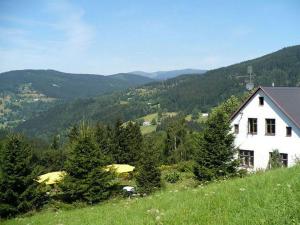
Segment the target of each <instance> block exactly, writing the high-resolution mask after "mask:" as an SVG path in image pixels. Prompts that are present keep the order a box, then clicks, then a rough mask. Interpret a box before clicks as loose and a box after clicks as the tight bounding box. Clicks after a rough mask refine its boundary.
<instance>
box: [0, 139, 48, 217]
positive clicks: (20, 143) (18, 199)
mask: <svg viewBox="0 0 300 225" xmlns="http://www.w3.org/2000/svg"><path fill="white" fill-rule="evenodd" d="M1 155H2V158H1V163H0V170H1V179H0V217H9V216H13V215H16V214H18V213H24V212H26V211H28V210H31V209H36V208H39V207H41V206H42V205H43V204H44V203H45V202H46V200H47V197H46V195H45V193H44V192H42V189H41V188H40V186H39V185H38V183H37V182H36V181H35V179H36V177H37V174H36V173H35V172H36V171H34V170H33V167H32V165H33V161H32V148H31V146H30V145H29V144H28V143H27V142H26V141H25V140H24V138H23V137H22V136H21V135H18V134H12V135H10V136H9V137H8V138H7V141H6V143H5V144H4V146H3V147H2V154H1Z"/></svg>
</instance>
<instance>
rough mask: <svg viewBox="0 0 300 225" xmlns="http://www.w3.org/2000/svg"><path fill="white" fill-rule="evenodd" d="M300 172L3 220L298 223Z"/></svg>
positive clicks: (77, 224)
mask: <svg viewBox="0 0 300 225" xmlns="http://www.w3.org/2000/svg"><path fill="white" fill-rule="evenodd" d="M299 175H300V167H299V166H295V167H293V168H289V169H277V170H273V171H269V172H266V173H258V174H256V175H252V176H249V177H246V178H238V179H233V180H227V181H219V182H217V183H212V184H208V185H206V186H201V185H200V186H198V187H196V188H191V187H187V186H188V184H185V186H180V185H179V184H173V185H171V187H168V188H167V189H166V190H164V191H161V192H157V193H155V194H154V195H152V196H149V197H145V198H133V199H124V200H112V201H109V202H107V203H104V204H99V205H95V206H91V207H86V208H79V209H74V210H56V212H53V210H51V209H50V210H48V211H44V212H41V213H37V214H34V215H33V216H28V217H24V218H15V219H12V220H8V221H3V223H2V224H3V225H23V224H24V225H25V224H36V225H47V224H49V225H50V224H73V225H83V224H86V225H87V224H95V225H96V224H99V225H100V224H101V225H105V224H107V225H108V224H109V225H113V224H116V225H117V224H118V225H119V224H122V225H127V224H128V225H129V224H130V225H131V224H170V225H171V224H172V225H176V224H178V225H179V224H185V225H189V224H211V225H214V224H223V225H227V224H228V225H234V224H266V225H267V224H299V223H300V192H299V188H300V179H299Z"/></svg>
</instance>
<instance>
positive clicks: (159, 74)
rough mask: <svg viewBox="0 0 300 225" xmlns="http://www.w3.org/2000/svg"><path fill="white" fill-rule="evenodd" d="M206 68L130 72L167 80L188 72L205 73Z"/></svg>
mask: <svg viewBox="0 0 300 225" xmlns="http://www.w3.org/2000/svg"><path fill="white" fill-rule="evenodd" d="M205 72H206V70H199V69H182V70H170V71H157V72H153V73H147V72H144V71H133V72H130V73H131V74H137V75H141V76H145V77H150V78H153V79H156V80H166V79H169V78H174V77H177V76H180V75H186V74H198V75H201V74H204V73H205Z"/></svg>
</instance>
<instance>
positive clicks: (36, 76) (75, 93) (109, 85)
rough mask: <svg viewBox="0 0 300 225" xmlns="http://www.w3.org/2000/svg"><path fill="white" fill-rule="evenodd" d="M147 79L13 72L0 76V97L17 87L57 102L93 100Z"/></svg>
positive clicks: (41, 71)
mask: <svg viewBox="0 0 300 225" xmlns="http://www.w3.org/2000/svg"><path fill="white" fill-rule="evenodd" d="M151 81H153V80H152V79H151V78H148V77H144V76H140V75H136V74H115V75H110V76H103V75H92V74H71V73H63V72H59V71H55V70H14V71H9V72H5V73H0V93H3V92H12V93H18V92H19V88H20V86H21V85H24V84H30V85H31V88H32V89H33V90H35V91H37V92H39V93H41V94H44V95H45V96H48V97H52V98H58V99H74V98H79V97H80V98H84V97H93V96H97V95H100V94H103V93H108V92H112V91H116V90H122V89H125V88H128V87H134V86H137V85H141V84H145V83H149V82H151Z"/></svg>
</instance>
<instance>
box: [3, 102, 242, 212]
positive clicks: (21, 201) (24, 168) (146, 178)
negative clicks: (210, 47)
mask: <svg viewBox="0 0 300 225" xmlns="http://www.w3.org/2000/svg"><path fill="white" fill-rule="evenodd" d="M241 100H242V98H237V97H231V98H230V99H229V100H227V101H225V102H224V103H223V104H221V105H220V106H219V107H217V108H215V109H214V110H213V111H212V112H211V114H210V116H209V118H208V120H207V121H206V122H205V123H203V124H202V125H201V126H202V128H201V131H192V130H189V129H188V127H187V124H186V122H185V119H184V115H182V114H178V115H177V116H175V117H172V118H165V119H162V120H161V122H160V124H159V126H158V130H157V132H154V133H152V134H149V135H146V136H143V135H142V134H141V131H140V126H139V124H138V123H134V122H128V123H123V122H122V121H121V120H117V121H116V122H115V124H114V126H110V125H103V124H100V123H99V124H96V125H90V124H88V123H86V122H82V123H81V124H80V125H74V126H73V127H71V128H70V130H69V132H68V138H67V140H65V141H64V142H63V143H61V142H62V141H61V140H60V138H59V136H55V137H54V138H53V140H52V143H51V144H50V145H49V146H48V147H47V148H46V149H43V148H45V146H40V149H39V148H37V147H34V145H33V144H32V142H30V140H28V139H26V138H25V137H24V136H22V135H20V134H9V135H7V136H6V137H5V138H4V139H3V140H2V141H1V155H0V156H1V164H0V171H1V172H0V215H1V217H10V216H14V215H16V214H19V213H24V212H26V211H29V210H33V209H39V208H41V207H42V206H43V205H45V204H47V203H48V202H49V201H50V200H51V197H52V196H49V195H47V193H46V190H47V188H45V186H43V185H40V184H38V183H37V182H36V179H37V177H38V175H40V174H43V173H45V172H51V171H57V170H64V171H65V172H66V174H67V175H66V176H65V178H64V179H63V181H62V182H61V183H60V184H59V185H58V187H57V189H58V190H59V191H58V193H57V195H55V200H59V201H63V202H66V203H73V202H77V201H81V202H86V203H88V204H94V203H97V202H100V201H103V200H105V199H108V198H110V197H111V196H112V195H113V193H115V192H116V190H117V189H118V188H119V186H118V183H116V182H115V181H116V179H115V174H114V173H113V172H112V171H107V170H106V169H105V168H106V166H107V165H109V164H113V163H120V164H130V165H134V166H136V171H135V173H134V179H135V181H136V184H137V187H138V191H139V192H140V193H150V192H152V191H154V190H156V189H158V188H160V187H161V172H160V169H159V166H160V165H172V164H176V163H179V162H186V161H194V164H193V165H194V166H193V172H194V175H195V177H196V178H197V179H198V180H199V181H209V180H214V179H218V178H220V177H228V176H234V175H236V174H237V172H238V170H237V160H235V158H234V155H235V154H236V149H235V147H234V145H233V140H234V136H233V134H232V133H231V132H230V130H231V128H230V122H229V115H230V114H231V113H232V112H233V111H234V110H235V109H236V108H237V107H238V105H239V104H240V102H241ZM35 146H36V145H35Z"/></svg>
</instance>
